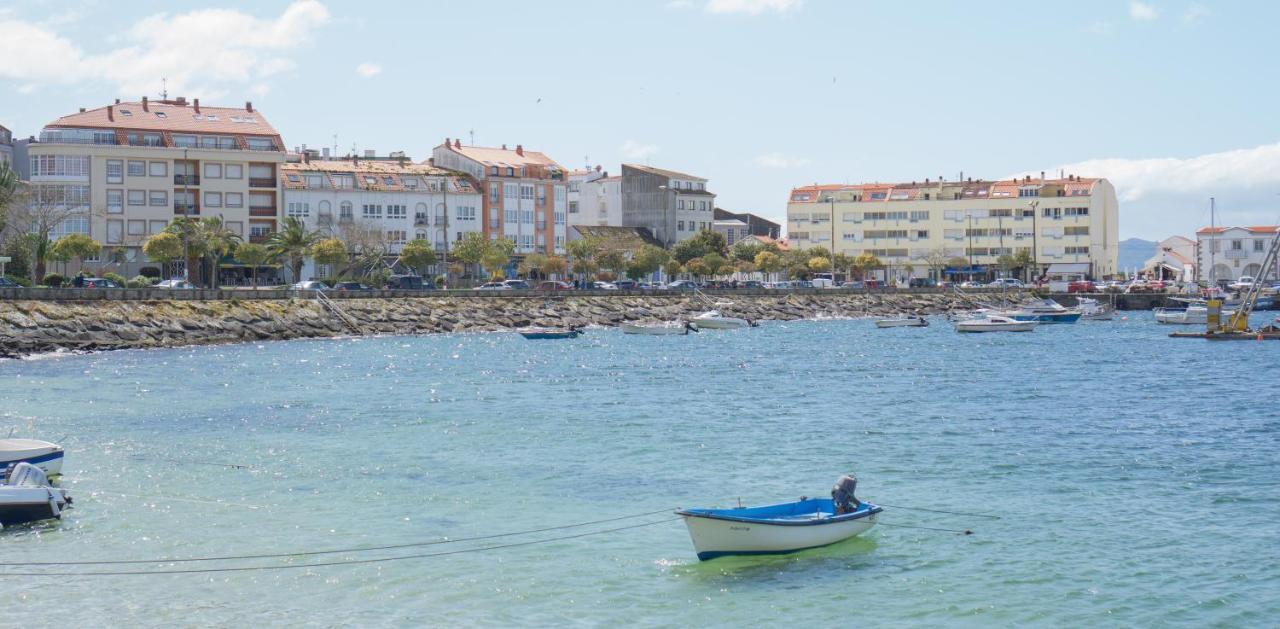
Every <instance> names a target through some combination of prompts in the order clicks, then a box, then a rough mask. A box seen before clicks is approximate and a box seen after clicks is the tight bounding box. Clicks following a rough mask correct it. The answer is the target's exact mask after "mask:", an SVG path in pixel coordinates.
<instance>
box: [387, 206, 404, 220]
mask: <svg viewBox="0 0 1280 629" xmlns="http://www.w3.org/2000/svg"><path fill="white" fill-rule="evenodd" d="M407 216H409V206H407V205H388V206H387V218H405V217H407Z"/></svg>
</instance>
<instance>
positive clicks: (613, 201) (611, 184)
mask: <svg viewBox="0 0 1280 629" xmlns="http://www.w3.org/2000/svg"><path fill="white" fill-rule="evenodd" d="M602 174H603V176H602V177H597V178H595V179H592V180H590V181H586V182H583V183H582V184H581V187H580V193H579V195H580V200H579V203H578V207H579V211H578V213H577V214H570V215H569V222H570V224H572V225H575V226H576V225H595V226H607V227H622V226H623V223H622V177H621V176H618V175H614V176H612V177H611V176H609V173H608V172H603V173H602Z"/></svg>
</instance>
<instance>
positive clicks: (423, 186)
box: [280, 157, 483, 278]
mask: <svg viewBox="0 0 1280 629" xmlns="http://www.w3.org/2000/svg"><path fill="white" fill-rule="evenodd" d="M280 185H281V188H282V189H283V190H284V216H285V217H296V218H298V219H299V220H301V221H303V223H305V224H306V225H307V228H308V229H316V230H319V231H321V232H322V233H324V234H326V235H329V236H333V237H338V238H341V239H343V240H344V241H346V242H348V243H361V242H363V243H367V244H368V245H370V246H378V247H383V248H385V251H386V253H387V256H388V263H391V262H394V258H395V256H398V255H399V254H400V252H401V250H402V249H403V247H404V245H405V243H407V242H408V241H410V240H414V239H419V238H420V239H423V240H427V241H429V242H431V243H433V244H434V245H435V249H436V252H437V255H438V256H440V258H441V261H442V262H443V258H444V256H445V255H447V253H448V247H449V243H450V242H456V241H459V240H462V238H463V237H464V236H465V235H466V234H467V233H470V232H477V233H483V228H482V227H481V221H480V216H481V208H482V205H483V200H482V199H481V197H480V191H479V190H477V189H476V187H475V186H474V185H473V184H472V183H471V181H470V180H469V179H468V178H467V177H466V176H464V175H462V174H461V173H457V172H453V171H449V170H446V169H443V168H438V167H435V166H432V165H431V164H428V163H422V164H415V163H412V162H411V161H409V160H408V159H399V160H395V159H368V158H357V157H352V158H348V159H342V160H311V159H304V160H303V161H302V162H299V163H288V164H284V165H282V166H281V167H280ZM320 271H327V270H326V269H316V268H315V267H314V266H313V265H312V263H311V262H310V261H308V263H307V265H306V266H304V268H303V277H304V278H306V277H314V276H317V275H327V274H328V273H323V272H320Z"/></svg>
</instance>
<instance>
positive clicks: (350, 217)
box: [338, 214, 356, 223]
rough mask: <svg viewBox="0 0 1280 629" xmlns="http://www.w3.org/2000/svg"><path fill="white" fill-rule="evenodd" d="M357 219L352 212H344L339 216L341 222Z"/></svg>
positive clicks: (350, 221)
mask: <svg viewBox="0 0 1280 629" xmlns="http://www.w3.org/2000/svg"><path fill="white" fill-rule="evenodd" d="M355 220H356V219H355V217H354V216H352V215H350V214H343V215H342V216H339V217H338V222H339V223H352V222H355Z"/></svg>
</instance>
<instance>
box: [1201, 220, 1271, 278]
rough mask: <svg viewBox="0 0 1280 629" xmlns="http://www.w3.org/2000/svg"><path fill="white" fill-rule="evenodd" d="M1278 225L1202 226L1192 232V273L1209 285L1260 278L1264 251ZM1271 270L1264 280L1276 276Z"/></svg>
mask: <svg viewBox="0 0 1280 629" xmlns="http://www.w3.org/2000/svg"><path fill="white" fill-rule="evenodd" d="M1277 229H1280V226H1276V225H1260V226H1255V227H1202V228H1200V229H1199V230H1197V231H1196V254H1197V255H1196V269H1197V271H1196V274H1197V276H1198V277H1200V278H1203V279H1207V280H1208V281H1209V283H1210V284H1218V283H1224V282H1231V281H1235V280H1238V279H1240V278H1241V277H1244V276H1248V277H1252V278H1255V279H1257V278H1259V277H1261V276H1262V263H1263V262H1264V259H1265V258H1266V257H1267V249H1269V248H1270V247H1271V241H1272V240H1274V239H1275V237H1276V230H1277ZM1277 271H1280V268H1272V269H1270V270H1269V271H1268V273H1267V277H1268V278H1269V279H1275V278H1277V277H1280V274H1278V273H1277Z"/></svg>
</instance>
